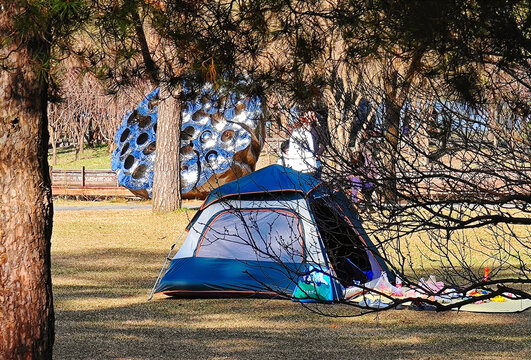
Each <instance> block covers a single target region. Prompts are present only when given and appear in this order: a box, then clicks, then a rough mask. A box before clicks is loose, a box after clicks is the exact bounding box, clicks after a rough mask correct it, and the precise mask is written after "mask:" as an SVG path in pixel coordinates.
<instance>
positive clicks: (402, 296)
mask: <svg viewBox="0 0 531 360" xmlns="http://www.w3.org/2000/svg"><path fill="white" fill-rule="evenodd" d="M344 294H345V296H344V298H345V299H346V300H348V301H349V302H351V303H354V304H357V305H358V306H360V307H363V308H372V309H382V308H387V307H396V305H397V304H399V307H398V308H404V307H406V306H407V307H409V308H410V309H413V310H437V307H436V306H434V305H430V304H429V303H424V302H423V301H422V300H424V299H427V300H429V301H431V302H433V303H438V304H441V305H445V306H451V305H452V304H457V303H464V302H465V303H464V305H462V306H458V307H455V308H453V310H460V311H470V312H520V311H524V310H526V309H528V308H529V307H531V300H528V299H517V297H516V296H515V295H514V294H512V293H509V292H505V293H503V294H502V295H496V296H490V297H489V296H488V295H489V291H487V290H485V289H474V290H470V291H468V292H466V293H460V292H459V291H457V290H455V289H453V288H448V287H447V286H446V285H445V284H444V282H442V281H437V280H436V278H435V276H434V275H430V277H429V278H428V279H427V280H426V279H424V278H421V279H420V281H419V283H418V284H417V285H416V286H411V287H402V285H401V281H400V279H399V278H398V277H397V278H396V285H393V284H391V283H390V282H389V281H388V279H387V275H386V274H385V273H384V274H381V276H380V277H379V278H378V279H374V280H372V281H370V282H367V283H365V284H363V285H361V284H360V285H354V286H351V287H348V288H346V289H345V291H344ZM476 297H481V299H479V300H477V301H473V300H474V299H475V298H476ZM419 300H420V301H419Z"/></svg>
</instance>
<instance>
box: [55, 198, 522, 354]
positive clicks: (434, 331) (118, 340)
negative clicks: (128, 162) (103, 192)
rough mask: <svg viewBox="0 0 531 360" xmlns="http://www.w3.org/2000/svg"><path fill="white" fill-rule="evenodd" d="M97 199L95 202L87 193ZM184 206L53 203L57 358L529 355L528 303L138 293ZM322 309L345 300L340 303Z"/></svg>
mask: <svg viewBox="0 0 531 360" xmlns="http://www.w3.org/2000/svg"><path fill="white" fill-rule="evenodd" d="M92 205H94V204H92ZM193 215H194V212H193V211H188V212H187V211H178V212H174V213H170V214H164V215H155V214H152V213H151V211H150V210H95V211H57V212H56V213H55V215H54V231H53V238H52V273H53V286H54V301H55V309H56V319H57V321H56V332H57V336H56V342H55V347H54V354H55V358H56V359H135V360H136V359H155V358H166V359H398V358H401V359H449V358H450V359H530V358H531V335H530V334H531V311H527V312H525V313H522V314H510V315H499V314H492V315H491V314H473V313H457V312H451V313H441V314H439V313H433V312H414V311H410V310H392V311H387V312H383V313H380V314H378V315H374V314H372V315H365V316H362V317H348V318H334V317H324V316H320V315H317V314H315V313H312V312H310V311H309V310H307V309H305V308H304V307H303V306H301V305H300V304H297V303H293V302H291V301H287V300H263V299H193V300H182V299H181V300H176V299H167V298H165V297H164V296H162V295H157V296H155V298H154V300H153V301H151V302H147V297H148V295H149V291H150V289H151V286H152V285H153V283H154V281H155V278H156V276H157V274H158V271H159V270H160V267H161V266H162V263H163V261H164V258H165V256H166V254H167V252H168V250H169V248H170V246H171V244H173V243H174V242H175V241H177V240H178V239H179V236H180V235H181V233H182V232H183V229H184V227H185V226H186V224H187V223H188V221H189V219H191V217H192V216H193ZM320 310H323V311H326V312H333V313H337V314H341V313H346V312H352V309H351V308H346V307H341V306H338V305H325V306H321V307H320Z"/></svg>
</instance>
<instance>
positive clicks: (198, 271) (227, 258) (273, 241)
mask: <svg viewBox="0 0 531 360" xmlns="http://www.w3.org/2000/svg"><path fill="white" fill-rule="evenodd" d="M187 231H188V234H187V237H186V239H185V240H184V243H183V245H182V246H181V248H180V249H179V251H178V252H177V253H176V254H175V255H174V256H173V257H171V254H172V251H170V256H169V257H168V259H170V258H171V262H170V265H169V267H168V268H167V270H166V271H165V273H164V276H163V277H162V279H160V276H159V279H158V280H157V282H156V284H155V287H154V291H155V292H157V293H164V294H166V295H169V296H200V297H204V296H209V295H214V296H235V295H245V294H249V295H264V296H279V295H280V296H284V297H288V298H289V297H291V298H293V299H297V300H299V301H315V300H319V301H330V302H331V301H337V300H341V299H342V297H343V295H342V294H343V293H342V288H343V287H347V286H350V285H352V284H354V283H356V282H358V281H359V282H361V283H364V282H366V281H369V280H371V279H375V278H377V277H379V276H380V275H381V274H382V273H383V272H386V273H387V274H388V277H389V278H390V279H391V278H392V275H391V274H390V273H389V271H388V268H387V267H386V265H385V263H384V262H383V260H382V258H381V257H380V256H379V255H378V252H377V250H376V248H375V246H374V245H373V243H372V242H371V241H370V239H369V238H368V236H367V234H366V232H365V231H364V229H363V227H362V225H361V220H360V218H359V216H358V214H357V212H356V210H355V209H354V208H353V207H352V204H351V203H350V202H349V201H348V199H347V197H346V196H345V195H344V194H343V193H341V192H338V191H333V190H331V189H330V188H328V187H327V186H326V185H325V184H324V183H322V182H321V180H318V179H316V178H314V177H312V176H310V175H308V174H302V173H299V172H297V171H294V170H292V169H289V168H285V167H282V166H280V165H271V166H269V167H266V168H263V169H261V170H258V171H256V172H254V173H252V174H250V175H248V176H245V177H242V178H240V179H237V180H235V181H232V182H230V183H227V184H225V185H223V186H220V187H218V188H217V189H214V190H212V191H211V193H210V194H209V196H208V197H207V198H206V200H205V202H204V203H203V205H202V206H201V208H200V210H199V211H198V212H197V214H196V215H195V217H194V218H193V219H192V221H191V222H190V224H189V225H188V227H187ZM165 267H166V265H164V266H163V269H162V270H161V274H162V272H163V271H164V269H165Z"/></svg>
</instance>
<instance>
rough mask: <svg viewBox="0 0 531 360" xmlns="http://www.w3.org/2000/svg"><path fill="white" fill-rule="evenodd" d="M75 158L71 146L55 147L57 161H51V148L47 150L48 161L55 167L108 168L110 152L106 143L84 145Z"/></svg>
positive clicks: (109, 166)
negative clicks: (92, 145)
mask: <svg viewBox="0 0 531 360" xmlns="http://www.w3.org/2000/svg"><path fill="white" fill-rule="evenodd" d="M78 156H79V158H78V160H76V153H75V150H74V149H73V148H71V147H69V148H60V149H57V163H56V164H54V163H53V157H52V150H51V149H50V150H49V151H48V163H49V165H50V166H53V167H54V168H55V169H81V168H82V167H83V166H84V167H85V168H86V169H110V168H111V154H110V153H109V147H108V146H107V145H101V146H95V147H94V148H89V147H85V149H84V151H83V153H79V154H78Z"/></svg>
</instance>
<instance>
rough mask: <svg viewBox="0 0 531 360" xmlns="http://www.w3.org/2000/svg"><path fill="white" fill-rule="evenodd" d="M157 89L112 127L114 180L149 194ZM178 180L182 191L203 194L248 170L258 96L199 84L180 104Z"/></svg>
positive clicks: (257, 130)
mask: <svg viewBox="0 0 531 360" xmlns="http://www.w3.org/2000/svg"><path fill="white" fill-rule="evenodd" d="M158 101H159V89H155V90H154V91H152V92H151V93H150V94H149V95H147V96H146V98H145V99H144V100H143V101H142V102H141V103H140V104H139V105H138V107H137V108H136V109H135V110H134V111H133V112H131V113H128V114H127V115H126V116H125V117H124V120H123V122H122V124H121V126H120V128H119V129H118V131H117V133H116V136H115V142H116V145H117V148H116V150H115V151H114V152H113V154H112V169H113V170H114V171H115V172H116V173H117V175H118V181H119V183H120V185H122V186H125V187H127V188H128V189H130V190H131V191H132V192H134V193H135V194H137V195H138V196H140V197H143V198H150V197H151V193H152V186H153V166H154V163H155V153H156V132H157V119H158V106H157V104H158ZM181 129H182V131H181V185H182V193H183V195H184V196H185V197H188V198H193V197H204V196H206V194H207V193H208V192H209V191H210V190H212V189H213V188H214V187H217V186H219V185H220V184H224V183H226V182H229V181H231V180H234V179H235V178H237V177H240V176H244V175H246V174H249V173H251V172H252V171H253V170H254V168H255V165H256V162H257V161H258V156H259V155H260V151H261V149H262V146H263V134H264V122H263V121H262V108H261V101H260V99H259V98H258V97H249V96H246V95H242V94H238V93H236V92H228V93H227V92H224V91H223V90H218V91H215V90H214V89H213V87H212V85H209V84H207V85H205V86H204V87H203V89H202V90H201V92H200V94H199V95H198V96H197V97H196V98H195V99H193V100H190V101H187V102H186V103H185V106H184V107H183V110H182V128H181Z"/></svg>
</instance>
